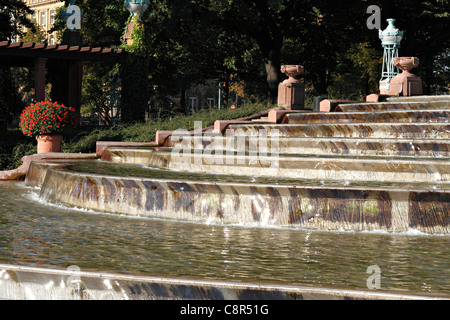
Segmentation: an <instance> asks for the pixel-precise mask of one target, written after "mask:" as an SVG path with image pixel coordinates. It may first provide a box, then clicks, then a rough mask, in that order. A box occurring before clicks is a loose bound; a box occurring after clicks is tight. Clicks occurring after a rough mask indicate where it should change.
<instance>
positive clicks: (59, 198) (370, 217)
mask: <svg viewBox="0 0 450 320" xmlns="http://www.w3.org/2000/svg"><path fill="white" fill-rule="evenodd" d="M32 167H33V169H32V170H30V172H32V173H33V176H34V180H33V177H32V176H30V178H29V179H28V178H27V184H29V185H33V183H34V185H37V184H38V183H39V181H43V182H42V185H41V197H42V198H44V199H46V200H47V201H50V202H52V203H62V204H65V205H69V206H74V207H79V208H87V209H92V210H96V211H99V212H111V213H117V214H125V215H133V216H147V217H158V218H167V219H178V220H187V221H198V222H204V223H225V224H244V225H246V224H249V225H255V224H256V225H274V226H276V225H280V226H286V225H291V226H302V227H306V228H312V229H328V230H338V229H340V230H357V231H362V230H386V231H389V232H404V231H407V230H408V229H410V228H415V229H418V230H420V231H422V232H425V233H440V234H442V233H443V234H446V233H450V226H449V220H450V219H449V212H450V192H449V191H448V190H436V191H432V190H426V189H414V188H411V186H409V188H408V187H406V186H405V188H403V189H402V188H399V187H387V186H385V187H383V186H381V187H378V188H376V187H373V186H368V187H363V186H360V187H358V186H341V187H333V188H327V187H324V186H319V185H317V186H314V185H310V186H305V185H301V186H299V185H289V184H285V185H281V184H258V183H236V182H235V183H233V182H214V181H194V180H188V179H186V180H180V179H161V178H158V179H152V178H140V177H126V176H124V177H118V176H108V175H95V174H83V173H78V172H72V171H70V166H69V165H68V164H61V165H60V166H54V165H53V166H47V167H46V166H45V165H39V164H35V163H33V164H32ZM36 177H38V178H36ZM43 177H45V178H43ZM33 181H34V182H33ZM36 181H38V182H36Z"/></svg>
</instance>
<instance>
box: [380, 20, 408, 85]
mask: <svg viewBox="0 0 450 320" xmlns="http://www.w3.org/2000/svg"><path fill="white" fill-rule="evenodd" d="M387 22H388V26H387V28H386V29H385V30H383V31H382V30H379V31H378V35H379V37H380V39H381V44H382V46H383V48H384V53H383V68H382V72H381V80H380V93H381V94H388V92H389V90H390V82H391V79H392V78H394V77H395V76H396V75H397V74H399V73H400V70H399V69H398V68H397V67H395V66H394V58H395V57H398V48H399V47H400V41H402V39H403V31H400V30H398V29H397V28H396V27H395V26H394V22H395V19H387Z"/></svg>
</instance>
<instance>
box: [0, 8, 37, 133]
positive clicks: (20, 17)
mask: <svg viewBox="0 0 450 320" xmlns="http://www.w3.org/2000/svg"><path fill="white" fill-rule="evenodd" d="M30 12H31V11H30V10H29V9H28V7H27V6H26V5H25V3H23V2H22V1H17V0H0V40H13V39H14V38H15V37H16V36H20V35H21V34H22V33H21V29H20V27H19V26H20V25H22V26H25V27H28V28H32V27H33V25H32V23H31V21H29V19H28V18H27V14H30ZM0 75H1V77H0V134H5V133H6V129H7V124H8V122H9V121H10V120H11V117H12V116H13V115H14V113H17V112H19V111H20V107H21V106H22V104H21V101H20V98H19V95H18V93H17V88H16V86H15V85H14V84H13V82H12V75H11V67H10V65H9V64H8V61H4V60H3V61H2V63H0Z"/></svg>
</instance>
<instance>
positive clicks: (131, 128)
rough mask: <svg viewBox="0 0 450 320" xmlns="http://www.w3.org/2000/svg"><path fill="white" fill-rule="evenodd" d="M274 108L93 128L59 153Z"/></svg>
mask: <svg viewBox="0 0 450 320" xmlns="http://www.w3.org/2000/svg"><path fill="white" fill-rule="evenodd" d="M274 107H275V105H268V104H267V103H255V104H247V105H243V106H242V107H240V108H237V109H223V110H216V109H214V110H201V111H200V112H198V113H196V114H195V115H190V116H185V115H178V116H174V117H172V118H170V119H164V120H162V119H159V120H150V121H148V122H147V123H133V124H122V125H116V126H113V127H110V128H104V129H96V130H94V131H92V132H85V133H82V134H79V135H77V136H75V137H74V138H72V139H71V140H70V141H69V142H64V143H63V151H64V152H75V153H76V152H87V153H89V152H95V146H96V142H97V141H134V142H149V141H154V139H155V134H156V130H177V129H186V130H193V129H194V122H195V121H201V122H202V126H203V127H204V128H205V127H209V126H212V125H213V124H214V122H215V121H216V120H217V119H223V120H230V119H236V118H241V117H246V116H249V115H252V114H254V113H257V112H260V111H263V110H268V109H270V108H274ZM66 140H67V139H65V141H66Z"/></svg>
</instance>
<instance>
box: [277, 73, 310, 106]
mask: <svg viewBox="0 0 450 320" xmlns="http://www.w3.org/2000/svg"><path fill="white" fill-rule="evenodd" d="M304 70H305V69H304V68H303V66H300V65H282V66H281V72H282V73H284V74H286V75H287V76H288V77H289V78H288V79H286V80H284V81H283V82H281V83H280V84H279V85H278V105H279V106H281V107H285V108H286V109H288V110H298V109H303V108H304V106H305V86H304V84H303V83H302V82H301V81H299V80H297V79H295V77H296V76H298V75H300V74H303V72H304Z"/></svg>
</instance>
